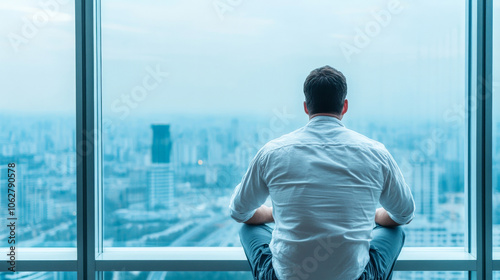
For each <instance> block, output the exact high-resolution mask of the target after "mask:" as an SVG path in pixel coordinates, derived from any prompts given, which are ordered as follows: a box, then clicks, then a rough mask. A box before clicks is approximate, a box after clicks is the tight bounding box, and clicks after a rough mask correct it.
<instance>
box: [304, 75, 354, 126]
mask: <svg viewBox="0 0 500 280" xmlns="http://www.w3.org/2000/svg"><path fill="white" fill-rule="evenodd" d="M304 95H305V97H306V101H305V102H304V110H305V112H306V113H307V114H308V115H309V116H313V115H317V114H328V115H335V116H338V117H339V118H340V119H342V116H343V115H344V114H345V113H346V112H347V100H346V99H345V97H346V95H347V84H346V80H345V77H344V75H343V74H342V73H341V72H340V71H338V70H337V69H335V68H333V67H330V66H328V65H327V66H323V67H320V68H317V69H314V70H313V71H311V73H310V74H309V76H307V78H306V81H305V82H304Z"/></svg>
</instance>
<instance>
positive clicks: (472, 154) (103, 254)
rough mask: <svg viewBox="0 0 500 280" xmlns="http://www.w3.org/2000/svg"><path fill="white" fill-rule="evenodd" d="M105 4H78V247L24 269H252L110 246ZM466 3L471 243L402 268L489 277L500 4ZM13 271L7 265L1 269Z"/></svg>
mask: <svg viewBox="0 0 500 280" xmlns="http://www.w3.org/2000/svg"><path fill="white" fill-rule="evenodd" d="M100 2H101V1H100V0H75V26H76V30H75V31H76V36H75V37H76V45H75V48H76V50H75V51H76V116H77V118H76V122H77V123H76V125H77V126H76V134H77V135H76V136H77V138H76V139H77V247H76V248H20V249H19V252H22V254H20V255H21V256H22V259H20V260H16V265H17V271H76V272H77V275H78V279H79V280H84V279H85V280H94V279H102V278H103V272H104V271H246V270H249V266H248V262H247V260H246V257H245V254H244V252H243V249H242V248H241V247H237V248H231V247H220V248H218V247H208V248H207V247H177V248H176V247H153V248H149V247H148V248H144V247H143V248H140V247H139V248H103V242H102V237H103V234H102V232H103V199H102V198H103V195H102V193H103V191H102V189H103V185H102V176H101V175H102V172H101V163H102V154H101V150H102V149H101V147H102V141H101V120H102V118H101V108H100V106H101V32H100V31H101V28H100V17H101V15H100V4H101V3H100ZM466 3H467V5H466V7H467V11H466V12H467V20H468V23H467V31H466V32H467V42H466V43H467V57H466V58H465V59H466V63H467V64H466V65H467V71H466V75H467V77H466V79H465V80H466V83H467V85H466V89H467V90H466V96H465V98H466V104H467V105H468V107H467V108H468V109H467V112H466V113H467V126H466V127H467V133H466V139H465V140H466V145H465V146H466V153H465V155H466V161H465V170H464V172H465V184H466V185H465V192H466V202H465V203H466V211H467V215H466V216H467V232H466V238H465V240H466V244H465V247H464V248H446V247H439V248H437V247H434V248H433V247H425V248H403V251H402V253H401V255H400V257H399V259H398V261H397V263H396V266H395V270H398V271H468V272H469V278H470V279H480V280H482V279H488V280H489V279H492V277H493V271H494V270H500V260H495V259H494V258H493V247H492V234H493V233H492V216H493V213H492V199H491V198H492V141H493V138H492V117H493V116H492V89H493V76H492V70H493V69H492V68H493V61H492V54H493V32H492V29H493V0H466ZM464 249H465V250H464ZM7 268H8V264H7V263H6V262H1V263H0V272H8V270H7Z"/></svg>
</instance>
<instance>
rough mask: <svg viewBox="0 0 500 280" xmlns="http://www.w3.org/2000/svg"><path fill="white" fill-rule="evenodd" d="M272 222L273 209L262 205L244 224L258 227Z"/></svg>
mask: <svg viewBox="0 0 500 280" xmlns="http://www.w3.org/2000/svg"><path fill="white" fill-rule="evenodd" d="M272 222H274V218H273V208H272V207H267V206H265V205H262V206H261V207H259V208H258V209H257V211H255V214H253V216H252V218H250V219H248V221H246V222H245V224H248V225H260V224H265V223H272Z"/></svg>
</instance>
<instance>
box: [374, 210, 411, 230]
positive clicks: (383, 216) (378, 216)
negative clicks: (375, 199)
mask: <svg viewBox="0 0 500 280" xmlns="http://www.w3.org/2000/svg"><path fill="white" fill-rule="evenodd" d="M375 222H376V223H377V224H379V225H381V226H385V227H397V226H400V225H401V224H399V223H396V222H395V221H394V220H393V219H391V217H390V216H389V213H387V210H385V209H384V208H378V209H377V211H376V212H375ZM410 222H411V220H410ZM410 222H407V223H406V224H409V223H410Z"/></svg>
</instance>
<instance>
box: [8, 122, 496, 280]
mask: <svg viewBox="0 0 500 280" xmlns="http://www.w3.org/2000/svg"><path fill="white" fill-rule="evenodd" d="M273 117H276V114H275V115H273V116H269V117H268V116H266V117H264V116H229V117H228V116H154V117H144V118H134V119H130V120H127V121H122V120H119V119H109V120H106V121H103V128H102V131H103V132H102V174H103V175H102V183H103V191H104V246H105V247H164V246H174V247H183V246H189V247H191V246H196V247H206V246H209V247H210V246H222V247H234V246H241V245H240V243H239V237H238V229H239V227H240V225H239V224H238V223H236V222H234V221H233V220H232V219H231V218H230V217H229V215H228V204H229V199H230V196H231V194H232V191H233V189H234V187H235V186H236V184H238V182H239V180H241V177H242V176H243V174H244V172H245V171H246V168H247V166H248V163H249V162H250V160H251V159H252V158H253V156H254V155H255V153H256V152H257V151H258V149H259V148H260V147H262V145H264V144H265V143H266V142H267V141H269V140H271V139H273V138H276V137H279V136H281V135H282V134H285V133H288V132H291V131H293V130H294V129H296V128H298V127H300V126H302V125H304V124H305V123H306V122H307V119H306V118H299V117H296V118H295V119H293V120H290V121H288V120H284V119H281V120H280V121H281V123H280V125H276V122H270V120H271V119H272V118H273ZM1 118H2V120H3V121H2V122H1V123H0V126H1V128H2V131H3V132H4V133H3V135H2V136H0V137H1V138H0V158H1V166H0V180H1V182H2V183H0V191H1V192H2V194H5V193H7V185H6V184H5V183H4V182H7V177H6V174H7V173H6V168H7V164H8V163H10V162H15V163H16V165H17V171H16V172H17V174H18V179H17V186H16V187H17V194H18V198H17V201H18V205H17V207H18V211H17V212H18V214H17V216H18V229H17V242H16V244H17V246H18V247H75V246H76V152H75V147H76V143H75V120H74V118H71V117H61V116H52V117H38V118H33V117H29V116H26V117H21V116H19V117H6V116H2V117H1ZM345 124H346V126H347V127H348V128H351V129H354V130H356V131H358V132H360V133H363V134H365V135H366V136H368V137H370V138H372V139H375V140H377V141H380V142H382V143H384V145H385V146H386V147H387V148H388V150H389V151H390V152H391V153H392V154H393V156H394V158H395V159H396V161H397V162H398V164H399V166H400V168H401V170H402V172H403V174H404V176H405V179H406V181H407V183H408V185H409V186H410V187H411V189H412V192H413V194H414V197H415V203H416V211H417V212H416V218H415V219H414V221H413V222H412V223H411V224H410V225H408V226H406V227H405V229H406V233H407V239H406V244H405V246H406V247H427V246H429V247H463V246H465V240H464V238H465V235H464V232H465V227H466V223H467V221H466V215H465V212H466V211H465V210H466V209H465V202H464V185H465V184H464V168H465V167H464V158H465V154H464V151H465V147H464V143H465V142H464V135H465V128H464V125H460V124H457V125H450V124H446V123H432V122H421V123H415V122H414V123H410V124H408V123H406V122H403V121H402V122H400V123H398V122H379V123H377V122H375V121H373V122H370V121H364V122H361V121H358V122H356V121H350V120H346V121H345ZM499 128H500V123H497V124H496V134H495V136H494V137H495V139H494V140H495V141H496V143H500V134H499V133H498V132H499V131H500V129H499ZM436 135H439V137H436ZM493 156H494V160H493V162H494V163H495V165H494V174H495V177H494V178H493V184H494V186H495V187H496V188H495V196H494V198H493V199H494V211H495V213H494V223H495V224H497V225H496V226H495V229H494V244H495V246H500V203H498V202H500V201H499V199H500V192H499V191H500V190H499V189H498V182H499V181H498V180H499V179H500V165H499V164H498V163H499V162H500V149H499V147H498V145H497V146H496V147H495V150H494V155H493ZM2 197H4V196H3V195H2ZM0 209H2V211H1V214H0V218H1V219H2V220H6V218H7V200H6V199H2V201H0ZM4 210H5V211H4ZM0 239H1V240H2V241H1V242H2V243H1V244H2V245H0V247H7V242H6V241H7V232H6V231H4V230H2V231H0ZM2 252H3V251H2ZM2 256H3V257H2V260H3V259H5V254H4V253H2ZM464 275H465V274H464V272H395V277H394V278H396V279H463V278H464ZM104 278H105V279H113V280H114V279H252V277H251V274H250V272H105V273H104ZM0 279H1V280H3V279H76V273H68V272H26V273H16V274H8V273H1V274H0Z"/></svg>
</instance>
